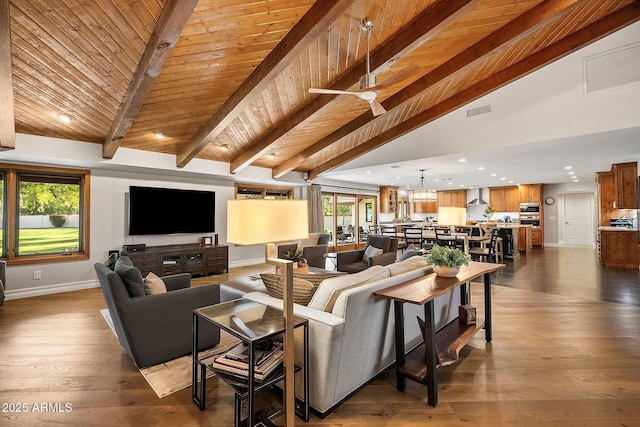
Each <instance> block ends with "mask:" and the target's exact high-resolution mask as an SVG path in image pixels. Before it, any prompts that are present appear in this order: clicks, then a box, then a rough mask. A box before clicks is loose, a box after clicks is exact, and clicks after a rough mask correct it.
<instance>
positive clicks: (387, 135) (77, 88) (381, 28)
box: [0, 0, 640, 180]
mask: <svg viewBox="0 0 640 427" xmlns="http://www.w3.org/2000/svg"><path fill="white" fill-rule="evenodd" d="M364 17H369V18H371V20H372V21H373V27H372V28H371V30H370V32H369V33H367V31H366V30H364V29H363V27H362V25H361V21H362V19H363V18H364ZM639 19H640V1H637V0H552V1H550V0H548V1H540V0H530V1H527V0H412V1H407V0H317V1H312V0H263V1H248V0H200V1H197V0H180V1H178V0H138V1H135V2H123V1H116V0H66V1H50V0H11V1H10V0H0V24H2V25H0V47H1V48H2V49H1V51H0V101H1V102H0V113H1V114H0V116H1V117H0V146H1V147H3V148H5V149H11V148H12V147H13V146H14V144H15V132H19V133H26V134H34V135H41V136H50V137H56V138H65V139H71V140H77V141H86V142H92V143H96V144H102V146H103V148H102V151H103V156H104V157H105V158H110V157H112V156H113V155H114V154H115V153H116V152H117V150H118V149H119V148H120V147H127V148H135V149H140V150H148V151H154V152H162V153H168V154H172V155H175V156H176V165H177V166H178V167H184V166H185V165H187V164H188V163H189V162H190V161H191V160H193V159H194V158H201V159H209V160H216V161H222V162H227V163H229V168H230V171H231V172H232V173H235V172H238V171H240V170H242V169H243V168H245V167H247V166H249V165H255V166H260V167H265V168H270V169H271V170H272V175H273V177H276V178H277V177H280V176H282V175H284V174H285V173H287V172H289V171H292V170H295V171H300V172H306V173H308V176H309V178H310V179H312V180H313V179H314V178H317V177H319V176H321V175H322V174H323V173H325V172H327V171H330V170H332V169H334V168H336V167H338V166H341V165H343V164H345V163H347V162H349V161H351V160H353V159H355V158H357V157H359V156H361V155H363V154H364V153H367V152H369V151H370V150H372V149H375V148H377V147H380V146H382V145H384V144H386V143H388V142H389V141H392V140H394V139H396V138H398V137H399V136H402V135H404V134H406V133H408V132H410V131H412V130H414V129H417V128H418V127H420V126H422V125H424V124H425V123H428V122H431V121H433V120H435V119H437V118H439V117H442V116H443V115H445V114H447V113H449V112H451V111H453V110H455V109H457V108H459V107H461V106H463V105H465V104H468V103H469V102H471V101H473V100H475V99H478V98H479V97H481V96H483V95H485V94H487V93H490V92H492V91H494V90H495V89H497V88H500V87H502V86H504V85H507V84H509V83H510V82H513V81H515V80H517V79H519V78H521V77H523V76H525V75H527V74H529V73H531V72H533V71H535V70H537V69H539V68H541V67H544V66H545V65H547V64H550V63H551V62H553V61H555V60H557V59H559V58H562V57H563V56H566V55H568V54H570V53H572V52H574V51H576V50H577V49H579V48H581V47H584V46H586V45H588V44H590V43H592V42H594V41H596V40H599V39H600V38H602V37H605V36H607V35H609V34H611V33H613V32H615V31H617V30H619V29H621V28H623V27H625V26H627V25H629V24H631V23H633V22H636V21H638V20H639ZM7 23H8V25H6V24H7ZM367 35H370V47H371V55H370V70H371V74H372V75H374V76H375V77H376V78H377V82H378V84H381V83H382V84H383V85H382V86H383V87H382V88H380V89H379V90H377V96H376V100H377V101H379V102H380V103H381V105H382V107H383V108H384V109H385V110H386V112H385V113H384V114H381V115H378V116H374V115H373V114H372V110H371V108H370V105H369V104H368V103H367V102H366V101H365V100H363V99H359V98H358V97H356V96H353V95H349V94H346V95H326V94H320V95H317V94H312V93H309V88H323V89H334V90H347V91H352V90H358V89H359V80H360V77H361V76H363V75H364V74H365V73H366V67H367V64H366V39H367ZM9 52H10V53H9ZM389 79H392V80H389ZM374 104H375V103H374ZM60 114H64V115H66V116H67V117H69V118H70V119H71V121H70V122H69V123H64V122H62V121H60V120H59V115H60ZM157 134H162V135H163V137H162V138H158V137H157V136H156V135H157Z"/></svg>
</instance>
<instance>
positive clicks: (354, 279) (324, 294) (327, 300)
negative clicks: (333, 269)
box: [309, 265, 389, 313]
mask: <svg viewBox="0 0 640 427" xmlns="http://www.w3.org/2000/svg"><path fill="white" fill-rule="evenodd" d="M381 276H384V277H389V271H388V270H387V269H385V268H384V267H383V266H381V265H374V266H373V267H369V268H367V269H366V270H363V271H361V272H359V273H354V274H347V275H343V276H337V277H332V278H329V279H326V280H324V281H323V282H322V283H321V284H320V286H318V290H317V291H316V293H315V294H314V295H313V298H312V299H311V301H310V302H309V308H314V309H316V310H321V311H326V312H328V313H331V312H332V311H333V306H334V305H335V302H336V300H337V299H338V297H339V296H340V295H341V294H342V292H344V291H346V290H347V289H352V288H355V287H357V286H360V285H364V284H366V283H368V282H369V280H371V279H372V278H374V277H375V278H377V277H379V278H382V277H381Z"/></svg>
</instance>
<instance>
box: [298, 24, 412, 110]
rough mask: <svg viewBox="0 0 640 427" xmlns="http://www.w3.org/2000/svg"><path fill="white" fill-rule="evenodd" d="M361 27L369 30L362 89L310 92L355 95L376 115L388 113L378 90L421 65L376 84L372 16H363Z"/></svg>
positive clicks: (409, 75)
mask: <svg viewBox="0 0 640 427" xmlns="http://www.w3.org/2000/svg"><path fill="white" fill-rule="evenodd" d="M360 27H361V28H362V29H363V30H364V31H366V32H367V71H366V74H365V75H364V76H361V77H360V90H354V91H346V90H335V89H319V88H314V87H312V88H309V93H320V94H327V95H355V96H357V97H358V98H360V99H362V100H364V101H367V102H368V103H369V105H370V106H371V112H372V113H373V115H374V116H375V117H377V116H379V115H381V114H384V113H386V111H387V110H385V109H384V107H383V106H382V104H380V102H378V101H377V100H376V97H377V96H378V91H380V90H382V89H384V88H387V87H389V86H393V85H394V84H396V83H399V82H401V81H404V80H406V79H407V78H409V77H411V76H412V75H415V74H417V73H418V71H420V67H418V66H417V65H415V64H411V65H409V66H408V67H406V68H405V69H403V70H402V71H400V72H399V73H398V74H396V75H395V76H392V77H390V78H388V79H387V80H385V81H384V82H383V83H381V84H380V85H377V86H376V76H374V75H372V74H371V68H370V57H369V40H370V39H371V28H373V20H372V19H371V18H363V19H362V21H361V22H360Z"/></svg>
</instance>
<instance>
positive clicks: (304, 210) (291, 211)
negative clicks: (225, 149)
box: [227, 199, 309, 427]
mask: <svg viewBox="0 0 640 427" xmlns="http://www.w3.org/2000/svg"><path fill="white" fill-rule="evenodd" d="M307 237H309V216H308V205H307V201H306V200H299V199H298V200H294V199H238V200H229V201H228V202H227V242H229V243H235V244H238V245H257V244H266V247H265V262H267V263H268V264H272V265H275V266H276V272H278V273H279V274H282V276H283V284H284V292H283V305H284V306H283V310H282V311H283V314H284V324H285V334H284V372H285V388H284V395H285V399H284V409H285V417H286V423H287V426H288V427H289V426H291V427H293V425H294V417H295V385H294V384H295V382H294V345H293V262H292V261H289V260H284V259H280V258H278V257H277V253H276V247H275V243H276V242H288V241H292V240H300V239H306V238H307Z"/></svg>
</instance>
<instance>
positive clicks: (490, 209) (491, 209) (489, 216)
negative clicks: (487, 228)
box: [482, 205, 496, 221]
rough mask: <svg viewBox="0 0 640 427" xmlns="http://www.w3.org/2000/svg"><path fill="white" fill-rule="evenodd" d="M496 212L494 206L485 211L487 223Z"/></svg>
mask: <svg viewBox="0 0 640 427" xmlns="http://www.w3.org/2000/svg"><path fill="white" fill-rule="evenodd" d="M495 211H496V210H495V209H494V208H493V206H492V205H487V208H486V209H485V210H484V213H483V214H482V216H483V217H485V218H486V219H487V221H489V220H490V219H491V216H492V215H493V213H494V212H495Z"/></svg>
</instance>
